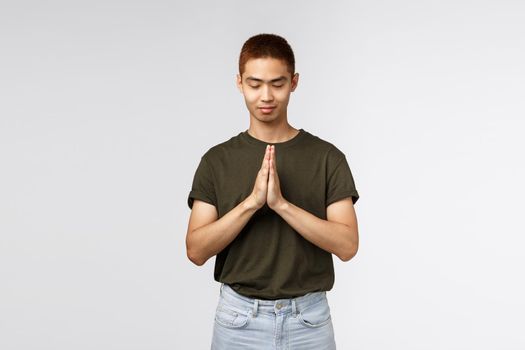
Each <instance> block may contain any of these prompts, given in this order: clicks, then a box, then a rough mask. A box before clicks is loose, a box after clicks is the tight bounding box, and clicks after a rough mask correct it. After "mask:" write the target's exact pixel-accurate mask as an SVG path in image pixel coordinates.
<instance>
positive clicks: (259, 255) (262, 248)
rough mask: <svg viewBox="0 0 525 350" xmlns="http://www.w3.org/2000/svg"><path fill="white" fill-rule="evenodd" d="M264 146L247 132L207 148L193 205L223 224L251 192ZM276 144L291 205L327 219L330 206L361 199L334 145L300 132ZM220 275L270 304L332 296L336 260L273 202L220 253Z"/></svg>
mask: <svg viewBox="0 0 525 350" xmlns="http://www.w3.org/2000/svg"><path fill="white" fill-rule="evenodd" d="M266 145H267V143H266V142H264V141H261V140H259V139H257V138H255V137H253V136H251V135H250V134H249V133H248V130H245V131H243V132H240V133H239V134H238V135H236V136H234V137H232V138H230V139H229V140H227V141H225V142H222V143H220V144H217V145H215V146H213V147H211V148H210V149H208V151H206V152H205V154H204V155H203V156H202V158H201V160H200V163H199V165H198V167H197V170H196V172H195V175H194V178H193V184H192V188H191V191H190V193H189V195H188V206H189V207H190V208H192V206H193V199H194V198H196V199H200V200H202V201H205V202H207V203H210V204H213V205H214V206H215V207H216V208H217V212H218V215H219V218H221V217H222V216H223V215H224V214H226V213H228V212H229V211H230V210H231V209H233V208H234V207H236V206H237V205H238V204H239V203H240V202H242V201H243V200H244V199H245V198H246V197H248V196H249V195H250V193H251V192H252V191H253V186H254V184H255V178H256V176H257V172H258V171H259V169H260V167H261V164H262V160H263V157H264V152H265V147H266ZM274 145H275V156H276V165H277V173H278V175H279V181H280V185H281V193H282V195H283V197H284V198H285V199H286V200H287V201H289V202H291V203H293V204H294V205H296V206H298V207H300V208H302V209H304V210H306V211H308V212H310V213H311V214H313V215H315V216H317V217H319V218H321V219H324V220H326V207H327V206H328V205H329V204H331V203H333V202H335V201H338V200H340V199H343V198H347V197H352V200H353V203H355V202H356V201H357V200H358V198H359V194H358V192H357V190H356V187H355V184H354V179H353V177H352V173H351V171H350V168H349V165H348V163H347V160H346V157H345V154H344V153H343V152H341V151H340V150H339V149H338V148H337V147H335V146H334V145H333V144H331V143H330V142H328V141H325V140H322V139H321V138H319V137H317V136H315V135H313V134H311V133H309V132H308V131H305V130H303V129H299V133H298V134H297V135H296V136H294V137H293V138H292V139H290V140H287V141H285V142H280V143H275V144H274ZM326 234H330V233H329V232H327V233H326ZM214 277H215V280H216V281H217V282H224V283H226V284H229V285H230V286H231V287H232V288H233V289H234V290H236V291H237V292H238V293H240V294H242V295H245V296H248V297H252V298H259V299H272V300H274V299H281V298H292V297H297V296H301V295H304V294H306V293H308V292H316V291H328V290H330V289H332V286H333V284H334V280H335V276H334V266H333V260H332V254H331V253H329V252H327V251H325V250H323V249H321V248H319V247H318V246H316V245H314V244H313V243H311V242H310V241H308V240H306V239H305V238H303V236H301V235H300V234H299V233H298V232H297V231H295V230H294V229H293V228H292V227H291V226H290V225H289V224H288V223H287V222H286V221H285V220H284V219H283V218H281V217H280V216H279V215H278V214H277V213H276V212H274V211H273V210H271V209H270V208H269V207H268V205H267V204H265V205H264V206H263V207H262V208H260V209H259V210H258V211H257V212H255V214H254V215H253V216H252V217H251V218H250V220H249V221H248V222H247V224H246V225H245V226H244V228H243V229H242V231H241V232H240V233H239V235H238V236H237V237H236V238H235V239H234V240H233V241H232V242H231V243H230V244H229V245H228V246H226V247H225V248H224V249H223V250H222V251H221V252H220V253H218V254H217V256H216V258H215V271H214Z"/></svg>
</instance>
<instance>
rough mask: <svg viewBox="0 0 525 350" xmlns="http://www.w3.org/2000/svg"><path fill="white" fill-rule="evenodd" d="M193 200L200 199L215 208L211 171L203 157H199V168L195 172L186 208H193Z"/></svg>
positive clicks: (215, 200)
mask: <svg viewBox="0 0 525 350" xmlns="http://www.w3.org/2000/svg"><path fill="white" fill-rule="evenodd" d="M194 199H200V200H202V201H204V202H206V203H210V204H213V205H214V206H215V207H217V197H216V194H215V187H214V183H213V175H212V171H211V168H210V166H209V164H208V162H207V161H206V158H205V157H204V156H203V157H201V160H200V163H199V166H198V167H197V170H196V171H195V175H194V176H193V183H192V185H191V190H190V193H189V194H188V207H190V209H192V208H193V200H194Z"/></svg>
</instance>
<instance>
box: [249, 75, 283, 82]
mask: <svg viewBox="0 0 525 350" xmlns="http://www.w3.org/2000/svg"><path fill="white" fill-rule="evenodd" d="M246 80H253V81H262V82H264V80H262V79H259V78H255V77H251V76H250V77H248V78H246ZM281 80H286V77H285V76H284V75H281V76H280V77H278V78H275V79H272V80H269V81H267V82H268V83H273V82H276V81H281Z"/></svg>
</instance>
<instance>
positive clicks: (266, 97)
mask: <svg viewBox="0 0 525 350" xmlns="http://www.w3.org/2000/svg"><path fill="white" fill-rule="evenodd" d="M261 100H262V101H264V102H267V101H272V100H273V95H272V89H271V88H270V87H269V86H264V87H263V91H262V95H261Z"/></svg>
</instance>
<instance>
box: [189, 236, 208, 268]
mask: <svg viewBox="0 0 525 350" xmlns="http://www.w3.org/2000/svg"><path fill="white" fill-rule="evenodd" d="M186 256H187V257H188V259H189V260H190V261H191V262H192V263H194V264H195V265H197V266H202V265H204V263H205V262H206V259H203V258H202V257H201V256H200V254H199V253H198V251H197V250H196V249H195V246H194V244H192V240H191V234H188V235H187V236H186Z"/></svg>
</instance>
